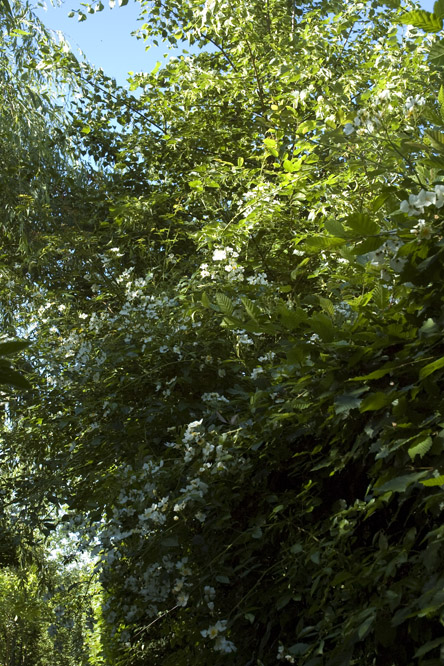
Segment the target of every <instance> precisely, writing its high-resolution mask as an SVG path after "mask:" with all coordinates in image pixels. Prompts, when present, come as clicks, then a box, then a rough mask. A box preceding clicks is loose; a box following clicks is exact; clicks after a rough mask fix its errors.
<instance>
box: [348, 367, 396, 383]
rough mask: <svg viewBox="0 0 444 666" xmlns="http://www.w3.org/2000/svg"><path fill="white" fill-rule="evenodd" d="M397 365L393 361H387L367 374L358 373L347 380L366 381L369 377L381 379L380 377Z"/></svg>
mask: <svg viewBox="0 0 444 666" xmlns="http://www.w3.org/2000/svg"><path fill="white" fill-rule="evenodd" d="M396 367H397V366H396V365H395V364H393V363H389V364H387V365H385V366H383V367H382V368H378V370H374V371H373V372H370V373H369V374H368V375H359V376H358V377H351V378H350V379H349V380H348V381H349V382H366V381H368V380H369V379H381V377H385V375H387V374H388V373H389V372H393V370H394V369H395V368H396Z"/></svg>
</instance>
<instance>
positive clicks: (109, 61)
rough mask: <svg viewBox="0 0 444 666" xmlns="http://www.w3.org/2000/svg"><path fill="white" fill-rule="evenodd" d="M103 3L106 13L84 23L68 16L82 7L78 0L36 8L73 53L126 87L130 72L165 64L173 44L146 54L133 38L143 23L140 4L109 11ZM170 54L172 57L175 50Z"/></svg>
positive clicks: (106, 0) (159, 47) (133, 2)
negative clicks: (79, 53)
mask: <svg viewBox="0 0 444 666" xmlns="http://www.w3.org/2000/svg"><path fill="white" fill-rule="evenodd" d="M103 4H104V5H105V8H104V9H103V11H101V12H98V13H97V14H88V15H87V19H86V21H81V22H79V21H78V20H77V17H75V18H69V17H68V14H69V12H70V11H71V10H73V9H76V8H78V7H80V2H79V0H68V2H66V1H65V2H63V4H62V6H60V7H52V6H51V5H50V2H49V0H48V1H47V9H46V11H45V10H44V9H43V8H41V7H40V8H39V7H36V13H37V15H38V16H39V17H40V19H41V20H42V21H43V22H44V23H45V25H46V26H47V27H48V28H51V29H52V30H60V31H61V32H63V34H64V35H65V37H66V38H67V40H68V42H69V43H70V45H71V46H72V48H73V50H74V51H75V50H76V49H80V50H81V51H82V52H83V53H84V54H85V56H86V58H87V59H88V60H89V62H91V63H92V64H93V65H97V66H98V67H102V68H103V70H104V72H105V74H108V75H109V76H112V77H115V78H116V79H117V81H118V82H119V83H120V84H121V85H126V79H127V76H128V72H129V71H133V72H141V71H145V72H147V71H148V72H149V71H151V70H152V69H153V68H154V67H155V65H156V62H157V61H158V60H160V61H161V62H162V61H163V56H164V54H166V53H168V50H169V46H170V45H169V44H168V43H165V44H162V43H160V44H159V46H158V47H156V46H151V48H150V49H149V50H148V51H147V50H146V48H147V44H146V43H145V42H144V41H143V40H140V39H136V37H132V36H131V33H132V32H134V31H135V30H137V28H138V27H139V26H140V25H141V24H142V23H141V22H140V21H138V20H137V19H138V16H139V13H140V9H141V8H140V4H139V2H136V1H135V0H130V1H129V3H128V5H126V6H125V7H119V6H118V4H117V2H116V6H115V7H114V8H113V9H110V8H109V6H108V0H103ZM82 9H83V8H82ZM180 52H181V50H180V49H177V50H176V53H180ZM170 54H171V55H172V54H173V51H172V50H170Z"/></svg>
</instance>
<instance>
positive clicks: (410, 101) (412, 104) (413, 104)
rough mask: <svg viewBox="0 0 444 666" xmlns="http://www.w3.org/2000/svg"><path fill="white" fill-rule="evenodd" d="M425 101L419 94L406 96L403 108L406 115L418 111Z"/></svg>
mask: <svg viewBox="0 0 444 666" xmlns="http://www.w3.org/2000/svg"><path fill="white" fill-rule="evenodd" d="M425 103H426V101H425V99H424V97H422V96H421V95H415V97H407V99H406V101H405V104H404V109H405V113H406V116H407V117H408V116H411V115H412V114H413V113H415V111H418V110H419V109H420V108H421V107H423V106H424V105H425Z"/></svg>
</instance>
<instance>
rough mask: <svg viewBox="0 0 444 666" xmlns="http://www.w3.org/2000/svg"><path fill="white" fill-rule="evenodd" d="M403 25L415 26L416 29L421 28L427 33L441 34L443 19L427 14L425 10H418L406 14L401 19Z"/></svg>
mask: <svg viewBox="0 0 444 666" xmlns="http://www.w3.org/2000/svg"><path fill="white" fill-rule="evenodd" d="M399 20H400V22H401V23H404V24H406V25H413V26H414V27H415V28H421V30H424V31H425V32H439V31H440V30H442V18H440V17H438V16H436V15H435V14H432V13H431V12H427V11H425V10H424V9H418V10H415V11H413V12H408V13H407V14H404V15H403V16H401V18H400V19H399Z"/></svg>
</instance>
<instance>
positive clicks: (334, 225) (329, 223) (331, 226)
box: [324, 218, 350, 238]
mask: <svg viewBox="0 0 444 666" xmlns="http://www.w3.org/2000/svg"><path fill="white" fill-rule="evenodd" d="M324 227H325V229H326V230H327V231H328V233H329V234H331V235H332V236H336V237H337V238H349V237H350V232H349V231H346V230H345V229H344V227H343V226H342V224H341V223H340V222H339V220H335V219H334V218H330V219H329V220H326V221H325V222H324Z"/></svg>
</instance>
